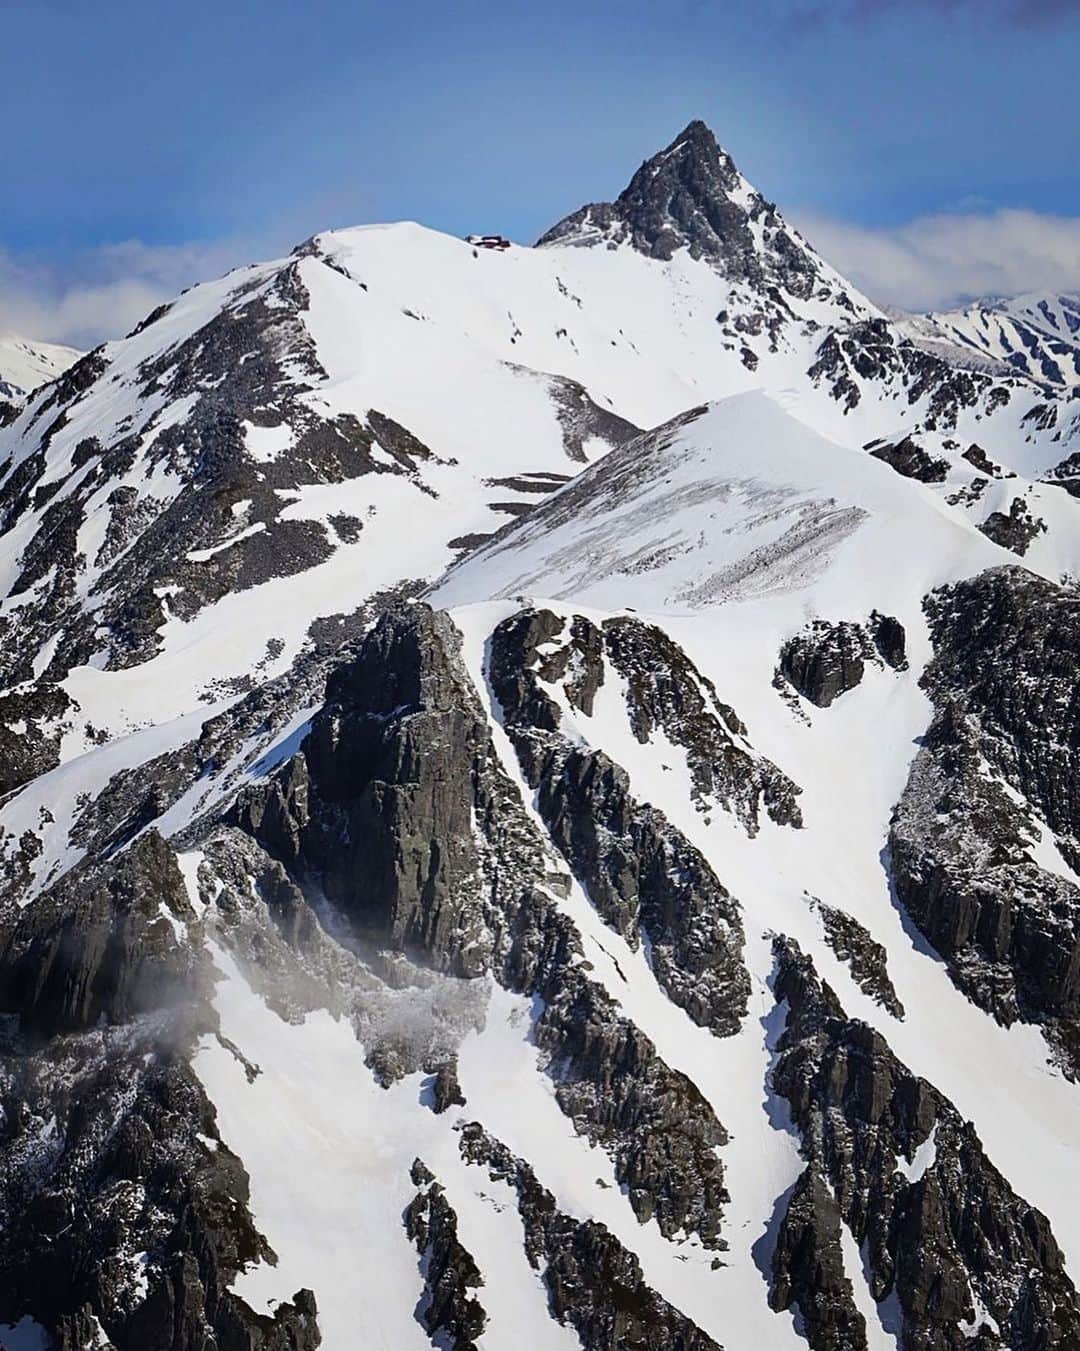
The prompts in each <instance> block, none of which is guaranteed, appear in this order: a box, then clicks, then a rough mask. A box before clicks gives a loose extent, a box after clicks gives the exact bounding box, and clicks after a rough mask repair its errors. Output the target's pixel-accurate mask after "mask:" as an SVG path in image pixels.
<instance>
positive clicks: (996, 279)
mask: <svg viewBox="0 0 1080 1351" xmlns="http://www.w3.org/2000/svg"><path fill="white" fill-rule="evenodd" d="M792 222H793V224H795V225H796V226H797V227H798V229H799V230H800V231H801V232H802V234H803V235H805V237H806V238H807V239H808V240H809V241H810V242H811V243H812V244H813V245H814V247H815V248H816V249H817V250H818V252H819V253H821V254H822V256H823V257H825V258H826V259H828V261H829V262H830V263H832V265H833V266H834V267H836V268H837V269H838V270H839V271H840V272H842V273H843V274H844V276H846V277H847V278H849V279H850V280H851V281H852V282H854V283H855V285H856V286H858V287H859V288H860V289H861V290H863V291H865V292H866V294H867V295H868V296H870V298H871V299H872V300H876V301H878V302H879V303H881V304H884V305H897V306H900V307H901V308H903V309H908V310H928V309H939V310H940V309H947V308H949V307H950V306H953V305H956V304H960V303H963V302H965V301H967V300H971V299H973V298H975V297H979V296H1014V295H1021V294H1023V293H1024V292H1026V291H1076V290H1080V217H1076V216H1051V215H1042V214H1040V213H1038V212H1036V211H1018V210H998V211H991V212H985V211H957V212H943V213H940V214H937V215H932V216H919V217H917V218H915V219H914V220H911V221H908V222H906V223H904V224H902V225H890V226H860V225H850V224H848V223H846V222H844V221H838V220H834V219H831V218H830V217H827V216H820V215H814V214H813V213H798V212H795V213H793V214H792Z"/></svg>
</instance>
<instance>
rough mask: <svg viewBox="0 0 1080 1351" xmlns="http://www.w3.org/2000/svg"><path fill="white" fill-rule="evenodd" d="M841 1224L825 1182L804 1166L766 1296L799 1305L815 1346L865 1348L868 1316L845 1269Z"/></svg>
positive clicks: (818, 1349) (838, 1350) (843, 1350)
mask: <svg viewBox="0 0 1080 1351" xmlns="http://www.w3.org/2000/svg"><path fill="white" fill-rule="evenodd" d="M842 1224H843V1220H842V1219H841V1216H840V1210H839V1207H838V1206H837V1204H836V1200H835V1198H834V1197H833V1194H832V1191H831V1190H830V1188H829V1184H828V1183H827V1182H826V1181H825V1179H824V1177H822V1175H821V1172H820V1171H819V1170H818V1169H817V1168H816V1167H813V1166H811V1167H808V1168H806V1169H805V1170H804V1171H803V1173H802V1175H801V1176H800V1178H799V1180H798V1182H796V1184H795V1187H794V1190H793V1191H792V1193H791V1196H790V1198H789V1199H788V1203H787V1208H786V1209H785V1211H784V1218H783V1219H782V1220H781V1222H780V1229H779V1232H778V1233H777V1236H776V1247H775V1249H774V1251H773V1264H772V1265H773V1285H772V1289H771V1291H770V1292H769V1300H770V1303H771V1304H772V1307H773V1308H774V1309H790V1308H791V1306H792V1305H793V1304H794V1305H797V1306H798V1309H799V1313H800V1314H801V1315H802V1322H803V1328H804V1330H805V1336H806V1340H807V1341H808V1342H809V1343H810V1346H811V1347H812V1348H813V1351H866V1320H865V1319H864V1318H863V1316H862V1314H861V1313H859V1311H858V1309H857V1308H856V1307H855V1299H854V1295H853V1292H852V1288H851V1281H850V1280H849V1279H848V1277H847V1275H846V1273H845V1271H844V1254H843V1250H842V1248H841V1246H840V1227H841V1225H842Z"/></svg>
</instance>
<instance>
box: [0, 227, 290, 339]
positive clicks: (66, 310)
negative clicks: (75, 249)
mask: <svg viewBox="0 0 1080 1351" xmlns="http://www.w3.org/2000/svg"><path fill="white" fill-rule="evenodd" d="M287 247H288V246H287V245H283V243H282V241H281V240H278V239H269V238H250V239H225V240H216V241H211V242H207V243H194V244H169V245H160V246H159V245H149V244H144V243H143V242H142V241H141V240H137V239H133V240H126V241H123V242H121V243H116V244H106V245H102V246H100V247H99V248H95V249H86V250H83V251H81V252H80V253H79V254H78V255H76V256H75V257H68V258H65V260H64V264H63V267H62V268H60V267H58V266H57V265H56V264H54V263H52V262H50V261H48V260H46V259H43V258H41V257H36V256H33V255H29V256H28V255H15V254H5V253H4V252H2V251H0V332H4V331H10V332H12V333H18V334H20V335H21V336H23V337H28V338H37V339H40V340H42V341H47V342H62V343H69V344H71V345H72V346H74V347H83V348H86V347H92V346H94V345H95V344H96V343H98V342H101V341H103V340H104V339H107V338H117V337H121V336H123V334H125V333H127V332H129V331H130V330H131V329H132V328H134V327H135V325H136V324H137V323H138V322H139V321H140V320H141V319H144V318H145V317H146V315H147V314H149V313H150V311H151V310H152V309H154V307H155V306H157V305H160V304H161V302H162V301H164V300H170V299H172V297H173V296H175V295H176V294H177V292H178V291H181V290H183V288H184V287H185V286H191V285H193V284H194V283H195V282H197V281H205V280H207V279H208V278H210V277H217V276H221V275H222V273H224V272H227V271H228V270H229V269H230V268H231V267H236V266H238V265H239V264H241V263H248V262H255V261H258V260H259V259H261V258H265V257H267V256H273V254H274V253H275V252H281V251H282V250H283V249H286V250H287Z"/></svg>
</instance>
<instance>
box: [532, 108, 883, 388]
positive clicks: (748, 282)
mask: <svg viewBox="0 0 1080 1351" xmlns="http://www.w3.org/2000/svg"><path fill="white" fill-rule="evenodd" d="M624 242H625V243H629V244H630V245H631V246H632V247H633V248H635V249H637V250H638V251H639V252H641V253H644V254H646V255H647V256H648V257H650V258H657V259H661V260H667V259H670V258H672V257H673V256H674V254H675V253H676V252H677V250H679V249H684V248H685V249H687V250H688V252H689V253H690V256H691V257H692V258H703V259H705V260H707V261H708V262H709V263H711V264H712V266H713V267H714V268H715V269H716V270H717V271H718V272H719V273H720V274H721V275H722V276H723V277H725V278H726V279H727V280H728V281H730V282H731V283H732V284H733V285H736V286H741V287H745V288H747V294H748V295H749V292H751V291H752V292H754V293H756V294H755V295H754V297H753V298H754V304H753V305H752V306H751V307H750V308H749V309H747V310H740V312H739V313H738V314H736V315H735V316H734V318H732V317H731V316H730V315H729V314H728V312H727V311H726V310H725V311H723V312H722V313H721V314H719V315H718V316H717V319H718V322H719V323H720V324H721V325H722V326H723V327H724V331H725V334H726V336H728V337H729V338H730V339H731V340H732V344H733V345H734V344H735V343H737V342H738V341H740V339H741V338H742V336H743V335H744V334H747V333H748V334H751V335H753V336H757V335H759V334H761V333H763V332H766V333H768V335H769V340H770V344H771V346H772V350H774V351H775V350H776V345H777V341H778V335H779V333H780V330H781V329H782V327H783V325H784V324H785V323H786V322H788V321H789V320H793V319H794V318H795V316H794V314H793V313H792V310H791V307H790V304H789V303H788V300H785V298H784V297H785V295H786V296H787V297H788V298H789V299H795V300H808V299H810V298H812V297H815V298H819V299H831V300H832V301H833V302H834V303H836V304H838V305H839V306H840V307H841V308H842V309H844V310H846V311H847V312H849V313H851V314H852V315H854V314H856V313H857V307H856V303H855V302H854V301H853V300H852V298H851V295H850V293H849V292H848V290H847V289H846V288H845V287H844V286H843V285H842V284H838V282H837V278H836V277H835V275H834V274H832V273H831V272H830V271H829V270H828V269H826V268H825V267H824V265H823V264H822V262H821V260H820V259H819V258H818V257H817V255H816V254H815V253H813V252H812V250H810V249H809V248H808V247H807V245H806V244H805V242H804V241H803V240H802V239H801V238H800V237H799V235H798V234H797V233H796V232H795V231H794V230H792V229H791V228H790V227H789V226H788V225H787V223H786V222H785V221H784V219H783V217H782V216H781V215H780V213H779V212H778V211H777V209H776V206H775V205H774V203H772V202H768V201H766V200H765V198H764V197H762V196H761V194H760V193H759V192H756V191H755V190H754V189H753V188H751V187H750V186H749V184H747V183H746V181H745V179H744V178H743V177H742V175H741V174H740V173H739V171H738V169H736V167H735V164H734V162H733V161H732V159H731V157H730V155H728V154H727V152H726V151H724V150H722V149H721V148H720V146H719V145H718V144H717V142H716V138H715V137H714V136H713V134H712V132H711V131H710V130H709V128H708V127H707V126H706V125H705V123H704V122H691V123H690V125H689V126H687V127H686V128H685V129H684V130H683V131H682V132H681V133H680V134H679V135H678V136H677V137H676V138H675V140H674V141H672V143H671V145H669V146H668V147H667V148H666V149H665V150H662V151H660V153H659V154H658V155H654V156H653V158H652V159H650V160H647V161H646V162H645V163H644V164H643V165H642V166H641V168H640V169H639V170H638V171H637V173H636V174H634V176H633V178H632V179H631V180H630V183H629V185H628V186H627V187H626V189H625V190H624V191H623V192H622V193H620V195H619V196H618V198H616V200H615V201H614V202H594V203H592V204H590V205H588V206H583V207H582V208H581V209H580V210H578V211H575V212H574V213H573V214H572V215H570V216H567V217H566V218H565V219H564V220H561V221H559V222H558V224H557V225H554V226H552V228H551V229H550V230H548V231H547V232H546V233H545V234H543V235H542V236H541V237H540V239H539V240H538V241H537V243H538V245H540V246H541V247H542V246H545V245H551V244H575V245H591V244H600V243H603V244H606V246H607V247H609V248H615V247H616V246H617V245H618V244H620V243H624ZM744 351H745V353H746V357H748V358H749V359H748V360H747V359H746V357H744V360H746V364H747V365H749V366H750V367H751V369H753V367H754V366H756V364H757V356H756V354H755V353H754V352H753V351H752V350H751V349H750V348H748V347H745V346H744Z"/></svg>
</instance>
